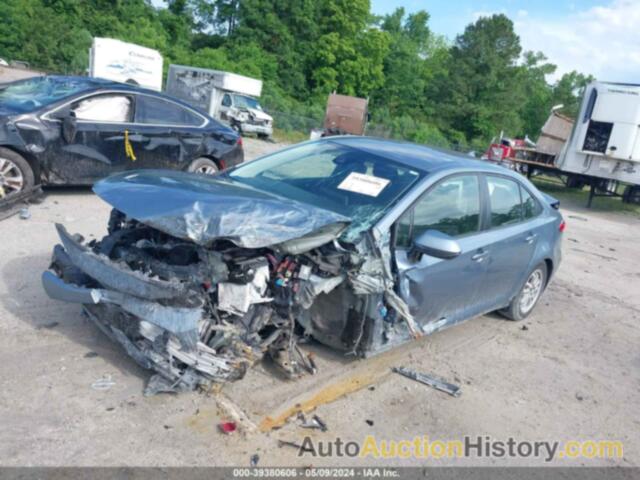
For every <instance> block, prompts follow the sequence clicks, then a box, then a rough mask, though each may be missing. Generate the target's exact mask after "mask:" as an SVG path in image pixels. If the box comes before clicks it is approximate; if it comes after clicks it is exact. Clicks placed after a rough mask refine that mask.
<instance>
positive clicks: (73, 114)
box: [45, 93, 134, 184]
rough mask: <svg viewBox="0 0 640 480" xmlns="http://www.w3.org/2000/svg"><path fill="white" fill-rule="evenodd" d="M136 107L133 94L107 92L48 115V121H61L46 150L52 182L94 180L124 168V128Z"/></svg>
mask: <svg viewBox="0 0 640 480" xmlns="http://www.w3.org/2000/svg"><path fill="white" fill-rule="evenodd" d="M133 109H134V106H133V98H132V96H131V95H128V94H120V93H104V94H96V95H92V96H89V97H85V98H83V99H81V100H79V101H77V102H74V103H72V104H71V105H69V106H68V107H65V108H64V109H62V110H61V111H59V112H55V113H54V114H53V115H48V116H47V117H48V118H49V119H48V120H46V121H49V122H58V123H59V124H60V134H59V137H58V138H57V139H55V140H53V141H52V142H51V143H50V144H49V146H48V147H47V151H46V152H45V158H46V163H47V167H48V170H49V172H50V175H49V176H50V181H51V183H59V182H64V183H68V184H91V183H93V182H95V181H97V180H99V179H101V178H104V177H106V176H108V175H110V174H112V173H114V172H119V171H122V170H125V169H126V168H127V165H128V163H129V162H130V159H129V158H128V157H127V154H126V150H125V131H126V130H127V129H128V128H129V127H128V124H129V123H130V122H131V120H132V115H133ZM50 117H53V119H51V118H50Z"/></svg>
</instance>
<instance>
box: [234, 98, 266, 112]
mask: <svg viewBox="0 0 640 480" xmlns="http://www.w3.org/2000/svg"><path fill="white" fill-rule="evenodd" d="M233 104H234V105H235V106H236V107H238V108H253V109H255V110H262V107H261V106H260V103H258V100H256V99H255V98H251V97H245V96H244V95H234V96H233Z"/></svg>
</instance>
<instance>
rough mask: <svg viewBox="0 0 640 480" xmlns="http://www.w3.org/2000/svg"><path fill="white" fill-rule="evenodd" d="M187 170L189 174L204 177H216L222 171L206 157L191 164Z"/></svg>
mask: <svg viewBox="0 0 640 480" xmlns="http://www.w3.org/2000/svg"><path fill="white" fill-rule="evenodd" d="M187 170H188V171H189V172H193V173H200V174H202V175H215V174H216V173H218V172H219V171H220V169H219V168H218V165H216V162H214V161H213V160H211V159H209V158H205V157H200V158H196V159H195V160H194V161H193V162H191V164H190V165H189V168H187Z"/></svg>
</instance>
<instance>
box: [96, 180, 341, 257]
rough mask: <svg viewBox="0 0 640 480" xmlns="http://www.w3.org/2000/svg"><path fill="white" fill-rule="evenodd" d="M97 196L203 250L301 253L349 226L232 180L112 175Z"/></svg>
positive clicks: (335, 217) (322, 212) (327, 214)
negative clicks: (229, 246)
mask: <svg viewBox="0 0 640 480" xmlns="http://www.w3.org/2000/svg"><path fill="white" fill-rule="evenodd" d="M93 191H94V192H95V193H96V194H97V195H98V196H99V197H100V198H101V199H103V200H104V201H106V202H107V203H109V204H110V205H112V206H113V207H114V208H116V209H117V210H119V211H121V212H122V213H124V214H125V215H127V216H128V217H131V218H134V219H135V220H138V221H139V222H142V223H144V224H145V225H149V226H151V227H153V228H156V229H158V230H160V231H162V232H165V233H167V234H169V235H172V236H174V237H178V238H182V239H189V240H192V241H194V242H195V243H197V244H199V245H203V246H208V245H210V244H211V243H212V242H213V241H215V240H229V241H231V242H232V243H234V244H236V245H238V246H240V247H246V248H262V247H268V246H277V245H283V246H286V247H288V248H284V250H287V251H289V250H292V251H298V252H299V251H300V249H301V248H304V249H305V250H309V249H311V248H315V247H316V246H319V245H322V244H324V243H327V242H329V241H331V240H332V239H333V238H337V237H338V236H339V235H340V233H342V231H343V230H344V229H345V228H346V226H347V225H348V224H349V222H350V219H349V218H347V217H345V216H342V215H340V214H337V213H334V212H331V211H328V210H324V209H321V208H317V207H314V206H312V205H307V204H304V203H300V202H296V201H293V200H290V199H284V198H281V197H278V196H276V195H273V194H271V193H268V192H264V191H261V190H256V189H253V188H251V187H248V186H246V185H243V184H240V183H237V182H234V181H233V180H231V179H229V178H228V177H210V176H204V175H197V174H191V173H184V172H171V171H165V170H140V171H132V172H124V173H119V174H116V175H112V176H110V177H108V178H106V179H104V180H101V181H99V182H98V183H96V184H95V185H94V187H93ZM296 239H300V240H301V241H300V240H299V241H296ZM292 241H296V243H295V244H293V245H292V244H291V242H292Z"/></svg>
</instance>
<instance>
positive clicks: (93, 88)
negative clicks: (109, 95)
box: [47, 75, 213, 121]
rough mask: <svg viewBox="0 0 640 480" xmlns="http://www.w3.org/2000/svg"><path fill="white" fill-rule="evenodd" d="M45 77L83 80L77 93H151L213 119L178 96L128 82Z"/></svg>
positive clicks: (71, 78) (60, 77)
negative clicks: (106, 91)
mask: <svg viewBox="0 0 640 480" xmlns="http://www.w3.org/2000/svg"><path fill="white" fill-rule="evenodd" d="M47 77H49V78H53V79H60V80H66V79H69V80H78V81H82V82H85V83H86V84H87V85H89V88H87V89H86V90H83V91H82V92H79V94H86V93H91V92H97V91H99V90H101V89H109V90H118V91H123V92H132V93H145V94H147V95H153V96H155V97H160V98H165V99H167V100H171V101H172V102H174V103H177V104H178V105H181V106H183V107H187V108H189V109H191V110H195V111H197V112H198V113H199V114H201V115H203V116H204V117H206V118H207V119H208V120H210V121H211V120H213V119H212V118H211V116H210V115H209V114H208V113H207V112H205V111H203V110H201V109H200V108H198V107H195V106H193V105H190V104H188V103H186V102H184V101H182V100H180V99H179V98H176V97H172V96H170V95H166V94H164V93H162V92H158V91H156V90H151V89H148V88H144V87H139V86H137V85H132V84H129V83H121V82H116V81H114V80H107V79H104V78H95V77H82V76H71V75H47Z"/></svg>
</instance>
